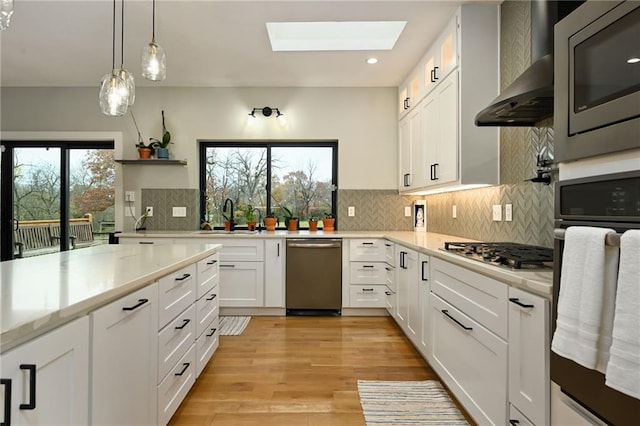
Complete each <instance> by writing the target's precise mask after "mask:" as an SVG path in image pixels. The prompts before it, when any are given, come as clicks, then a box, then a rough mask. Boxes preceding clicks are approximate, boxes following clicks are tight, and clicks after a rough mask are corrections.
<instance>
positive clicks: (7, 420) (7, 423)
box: [0, 379, 11, 426]
mask: <svg viewBox="0 0 640 426" xmlns="http://www.w3.org/2000/svg"><path fill="white" fill-rule="evenodd" d="M0 385H2V386H4V422H2V423H0V426H11V379H0Z"/></svg>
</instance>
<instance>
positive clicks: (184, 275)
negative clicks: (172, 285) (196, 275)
mask: <svg viewBox="0 0 640 426" xmlns="http://www.w3.org/2000/svg"><path fill="white" fill-rule="evenodd" d="M190 276H191V274H182V276H181V277H180V278H176V281H184V280H186V279H187V278H189V277H190Z"/></svg>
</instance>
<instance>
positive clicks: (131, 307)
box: [122, 299, 149, 311]
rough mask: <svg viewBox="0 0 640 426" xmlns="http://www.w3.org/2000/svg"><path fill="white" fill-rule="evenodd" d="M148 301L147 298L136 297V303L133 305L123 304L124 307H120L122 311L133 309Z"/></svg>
mask: <svg viewBox="0 0 640 426" xmlns="http://www.w3.org/2000/svg"><path fill="white" fill-rule="evenodd" d="M148 301H149V299H138V303H137V304H135V305H133V306H125V307H124V308H122V310H123V311H133V310H134V309H138V308H139V307H140V306H142V305H144V304H145V303H147V302H148Z"/></svg>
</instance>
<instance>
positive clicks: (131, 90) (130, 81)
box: [118, 0, 136, 106]
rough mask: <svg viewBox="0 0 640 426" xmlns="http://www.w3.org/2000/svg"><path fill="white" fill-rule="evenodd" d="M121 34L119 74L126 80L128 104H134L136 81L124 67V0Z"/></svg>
mask: <svg viewBox="0 0 640 426" xmlns="http://www.w3.org/2000/svg"><path fill="white" fill-rule="evenodd" d="M121 30H122V32H121V36H120V71H119V72H118V76H119V77H120V78H121V79H122V80H123V81H124V83H125V85H126V86H127V93H128V96H127V106H133V103H134V102H135V101H136V81H135V79H134V78H133V73H130V72H129V71H127V70H126V69H125V68H124V0H122V27H121Z"/></svg>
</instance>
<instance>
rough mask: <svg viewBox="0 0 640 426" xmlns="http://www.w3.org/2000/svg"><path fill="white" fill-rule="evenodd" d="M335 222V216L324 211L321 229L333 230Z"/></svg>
mask: <svg viewBox="0 0 640 426" xmlns="http://www.w3.org/2000/svg"><path fill="white" fill-rule="evenodd" d="M335 223H336V218H335V217H333V215H332V214H331V213H325V215H324V218H323V219H322V230H323V231H334V230H335Z"/></svg>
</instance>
